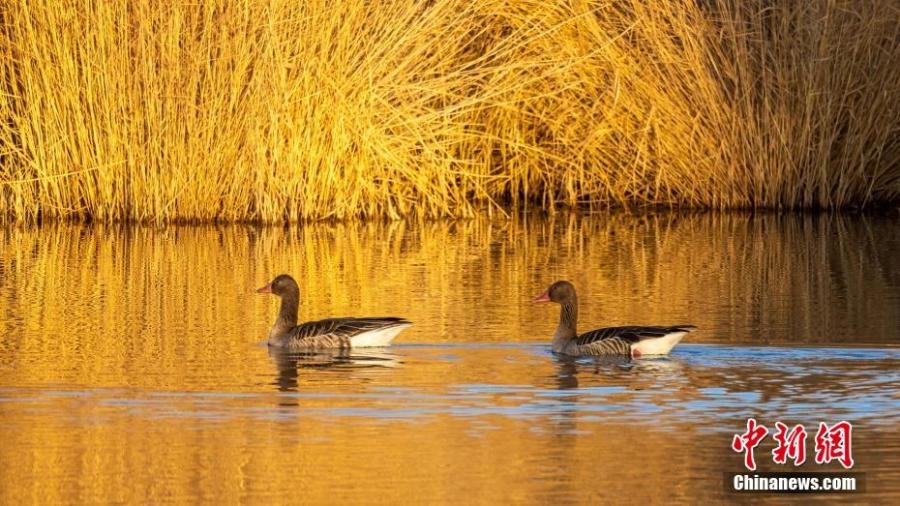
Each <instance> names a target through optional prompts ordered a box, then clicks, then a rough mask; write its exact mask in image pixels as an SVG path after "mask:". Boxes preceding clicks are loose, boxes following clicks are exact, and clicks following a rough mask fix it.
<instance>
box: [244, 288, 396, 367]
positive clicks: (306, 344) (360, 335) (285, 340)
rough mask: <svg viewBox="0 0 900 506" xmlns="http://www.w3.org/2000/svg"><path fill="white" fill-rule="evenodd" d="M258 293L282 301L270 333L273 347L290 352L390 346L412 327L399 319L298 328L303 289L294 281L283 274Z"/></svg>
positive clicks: (342, 320) (331, 321) (352, 320)
mask: <svg viewBox="0 0 900 506" xmlns="http://www.w3.org/2000/svg"><path fill="white" fill-rule="evenodd" d="M256 291H257V293H272V294H275V295H277V296H279V297H281V310H280V311H279V312H278V318H276V319H275V324H274V325H272V330H270V331H269V346H274V347H277V348H285V349H289V350H314V349H326V348H327V349H349V348H363V347H372V346H387V345H388V344H389V343H390V342H391V340H393V339H394V337H396V336H397V334H399V333H400V331H401V330H403V329H405V328H406V327H409V326H410V325H412V323H411V322H410V321H409V320H406V319H403V318H395V317H376V318H328V319H325V320H318V321H312V322H305V323H301V324H300V325H297V310H298V309H299V307H300V287H299V286H297V282H296V281H294V278H292V277H290V276H288V275H287V274H281V275H280V276H278V277H276V278H275V279H273V280H272V282H271V283H269V284H268V285H266V286H264V287H262V288H260V289H258V290H256Z"/></svg>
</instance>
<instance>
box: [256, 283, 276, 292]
mask: <svg viewBox="0 0 900 506" xmlns="http://www.w3.org/2000/svg"><path fill="white" fill-rule="evenodd" d="M256 293H272V283H269V284H268V285H266V286H264V287H262V288H257V289H256Z"/></svg>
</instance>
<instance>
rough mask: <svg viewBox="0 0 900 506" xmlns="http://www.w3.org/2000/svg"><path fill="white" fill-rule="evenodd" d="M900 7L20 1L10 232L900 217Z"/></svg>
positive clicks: (8, 99)
mask: <svg viewBox="0 0 900 506" xmlns="http://www.w3.org/2000/svg"><path fill="white" fill-rule="evenodd" d="M898 27H900V3H898V1H896V0H886V1H882V0H872V1H841V0H837V1H824V0H820V1H816V0H814V1H811V2H794V1H787V0H776V1H774V2H762V1H746V0H707V1H698V0H658V1H653V2H646V1H641V0H620V1H601V2H589V1H577V0H576V1H568V2H545V1H536V0H522V1H515V2H509V1H493V0H485V1H479V2H470V1H457V0H434V1H429V2H423V1H414V0H382V1H378V0H375V1H362V0H345V1H341V2H337V1H310V2H296V1H290V0H266V1H264V0H246V1H220V2H212V1H205V0H203V1H199V2H130V1H125V0H117V1H109V2H82V1H74V0H69V1H57V0H54V1H49V0H38V1H33V2H24V1H20V0H13V1H9V2H4V3H3V4H2V6H0V216H3V217H4V218H5V219H13V220H22V221H33V220H36V219H41V218H71V219H92V220H101V221H105V220H140V221H159V222H161V221H180V220H197V221H208V220H226V221H230V220H235V221H238V220H241V221H242V220H251V221H264V222H280V221H284V220H287V221H296V220H304V219H322V218H352V217H381V216H384V217H392V218H393V217H399V216H425V217H440V216H472V215H475V214H480V213H485V212H491V213H494V212H508V211H509V210H511V209H524V208H529V207H539V208H544V209H556V208H559V207H562V206H580V207H586V208H592V209H597V208H606V207H609V206H628V207H632V206H647V205H653V206H657V205H662V206H678V207H683V206H691V207H707V208H719V209H721V208H734V207H740V208H752V207H776V208H833V207H843V206H865V205H876V204H885V203H892V202H896V201H897V199H898V197H900V135H898V133H900V28H898Z"/></svg>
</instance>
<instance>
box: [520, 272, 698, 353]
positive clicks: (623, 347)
mask: <svg viewBox="0 0 900 506" xmlns="http://www.w3.org/2000/svg"><path fill="white" fill-rule="evenodd" d="M534 301H535V302H556V303H558V304H559V305H560V315H559V326H558V327H557V328H556V333H555V334H554V335H553V352H554V353H559V354H562V355H571V356H582V355H600V356H628V357H634V358H637V357H641V356H644V355H665V354H667V353H669V351H670V350H671V349H672V348H674V347H675V345H676V344H678V343H679V341H681V339H682V338H683V337H684V336H685V334H687V333H688V332H692V331H694V330H696V329H697V327H695V326H693V325H670V326H647V327H642V326H627V327H606V328H602V329H597V330H591V331H588V332H585V333H583V334H578V332H577V331H576V330H575V329H576V324H577V322H578V299H577V296H576V295H575V287H574V286H573V285H572V283H569V282H568V281H557V282H556V283H554V284H553V285H551V286H550V288H548V289H547V291H546V292H544V293H543V294H541V295H539V296H537V297H535V299H534Z"/></svg>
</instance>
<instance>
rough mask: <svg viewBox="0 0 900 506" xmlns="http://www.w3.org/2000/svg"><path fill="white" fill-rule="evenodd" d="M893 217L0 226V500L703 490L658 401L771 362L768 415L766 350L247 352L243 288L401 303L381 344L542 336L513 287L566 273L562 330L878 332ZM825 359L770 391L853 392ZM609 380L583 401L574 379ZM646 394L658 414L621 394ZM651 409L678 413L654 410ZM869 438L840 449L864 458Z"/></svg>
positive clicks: (718, 460)
mask: <svg viewBox="0 0 900 506" xmlns="http://www.w3.org/2000/svg"><path fill="white" fill-rule="evenodd" d="M897 232H898V223H897V221H896V220H889V219H884V218H877V217H853V218H848V217H840V216H831V215H818V216H812V215H809V216H799V217H798V216H792V217H780V216H777V215H756V216H749V215H737V214H734V215H731V214H725V215H711V214H702V215H678V214H663V215H646V216H627V215H623V214H612V215H603V216H593V217H591V216H587V217H579V216H570V215H558V216H556V217H551V218H549V219H534V218H530V217H526V218H522V219H517V220H509V221H494V222H492V221H482V220H473V221H459V222H420V223H407V222H392V223H366V224H359V223H353V224H317V225H308V226H304V227H296V228H287V229H284V228H259V227H253V226H222V227H216V226H204V227H166V228H142V227H124V226H99V225H98V226H88V227H83V226H75V225H51V226H45V227H41V228H15V227H11V228H3V229H0V333H2V337H0V385H2V386H3V387H5V388H6V389H7V390H4V391H2V392H0V397H2V398H0V440H2V441H3V442H4V444H3V445H2V446H0V462H2V463H3V465H2V466H0V483H4V484H20V485H19V486H4V487H0V503H2V504H17V503H22V502H33V503H43V504H49V503H57V502H79V503H92V502H99V501H102V502H129V503H160V502H198V501H201V500H202V501H204V502H218V501H220V500H224V499H230V500H236V501H241V502H245V501H246V502H264V503H269V502H293V501H294V500H298V501H299V500H302V501H304V502H306V501H308V502H316V503H321V502H332V503H340V502H344V501H347V500H349V499H352V498H359V497H360V494H365V495H366V497H368V498H371V501H372V502H377V503H393V502H399V501H404V502H419V503H437V502H440V503H448V502H455V501H458V500H459V499H460V498H461V497H462V498H477V500H478V501H483V502H491V503H493V502H501V501H515V502H521V503H547V502H553V501H555V500H557V499H560V498H563V499H567V500H571V501H578V502H602V501H609V500H616V499H621V498H622V497H625V496H627V498H628V499H629V500H632V501H634V502H647V501H655V502H662V501H672V502H686V503H690V502H702V501H703V500H721V493H722V486H721V481H720V480H721V474H720V472H721V470H723V469H732V467H733V464H734V460H733V459H732V458H731V457H732V455H731V454H730V453H728V451H727V448H728V442H729V436H728V435H727V434H722V435H719V434H713V435H710V433H709V432H704V428H703V427H700V426H697V425H695V424H694V422H693V421H692V420H685V419H675V421H674V422H673V421H672V420H673V417H676V416H677V414H678V413H681V412H682V411H683V410H684V409H687V408H686V407H685V406H689V404H690V403H691V402H695V401H696V402H703V401H707V400H708V398H707V395H713V394H708V392H707V391H708V390H715V389H722V386H723V385H727V386H728V387H729V388H733V389H736V390H737V391H749V392H756V391H757V390H758V389H759V387H758V385H760V384H770V383H771V384H775V385H776V386H775V387H773V388H767V389H763V391H762V392H761V393H760V396H759V402H761V403H769V405H770V406H774V407H773V408H771V412H770V413H769V415H771V417H776V416H778V413H777V412H776V409H781V408H783V406H784V405H783V404H779V403H778V402H779V401H778V400H779V399H781V398H783V396H784V395H785V394H784V390H783V389H782V388H783V387H784V384H782V383H778V381H780V380H779V379H778V378H781V377H783V376H784V377H789V375H788V373H789V372H790V371H788V372H785V371H782V370H781V369H779V368H777V367H773V368H771V369H767V370H764V371H759V370H756V369H754V368H753V366H752V364H751V366H735V367H733V368H732V367H722V368H718V369H715V368H713V369H709V368H706V369H704V368H699V367H695V366H691V365H688V364H686V363H685V361H684V360H683V359H679V357H678V356H675V357H673V358H672V359H671V360H659V361H639V362H638V363H627V362H626V363H621V364H616V363H614V364H610V363H604V362H597V361H594V362H592V361H587V362H584V361H571V360H564V359H555V358H553V357H552V356H550V355H549V354H548V353H547V352H546V348H545V347H524V346H520V347H514V348H509V349H507V348H504V347H500V346H493V347H479V346H468V347H466V348H465V360H460V359H459V356H460V355H461V354H462V352H461V351H459V348H458V347H454V346H450V345H447V346H429V347H424V346H401V347H392V348H389V349H387V350H379V351H373V352H372V354H369V353H368V352H364V353H358V352H357V351H354V352H353V353H352V354H350V355H347V356H332V355H321V354H319V355H316V356H302V355H297V354H294V355H278V354H272V355H270V354H269V353H268V352H267V350H266V348H265V347H264V346H261V345H260V343H261V342H263V341H264V340H265V337H266V333H267V330H268V326H269V324H270V322H271V317H272V314H274V312H275V311H276V309H277V305H276V301H274V300H272V299H271V298H268V297H262V296H258V295H257V294H255V293H254V291H253V290H254V288H255V287H257V286H259V285H261V284H262V283H264V282H265V281H266V280H268V279H271V278H272V276H273V275H274V274H277V273H280V272H288V273H292V274H293V275H294V276H295V277H296V278H297V279H298V281H299V282H300V285H301V289H302V294H303V295H302V304H301V318H305V319H313V318H321V317H327V316H351V315H378V314H396V315H398V316H404V317H408V318H410V319H411V320H412V321H413V322H414V326H413V327H412V328H411V329H409V330H408V331H406V332H404V333H403V334H402V335H401V336H400V337H399V338H398V340H397V343H398V344H401V345H402V344H410V343H412V344H415V343H420V344H421V343H431V344H435V345H442V344H444V343H450V344H457V343H481V344H483V343H504V342H520V343H521V342H529V343H542V344H549V336H550V334H551V333H552V331H553V329H554V327H555V324H556V321H555V320H556V317H557V314H556V313H555V312H554V311H545V310H544V308H539V307H534V306H532V305H531V304H530V302H529V300H530V298H531V296H533V295H534V294H535V293H537V292H538V291H540V290H541V289H543V288H544V287H545V286H546V285H547V284H548V283H549V282H550V281H552V280H555V279H560V278H566V279H570V280H571V281H573V282H574V283H576V285H577V286H578V287H579V293H580V294H582V296H581V297H580V302H581V310H580V314H581V315H582V318H583V321H584V324H583V326H584V327H585V328H587V326H588V325H593V326H602V325H618V324H652V323H658V322H672V321H690V322H691V323H694V324H696V325H698V326H699V327H700V331H698V332H696V333H694V334H691V336H690V341H689V342H691V341H693V342H731V343H747V344H760V343H765V342H779V341H780V342H787V343H796V344H805V343H867V344H870V343H883V344H896V343H895V340H896V328H897V325H896V323H897V318H898V315H897V290H898V286H900V279H898V276H900V275H898V272H900V269H898V268H897V261H898V257H897V256H896V251H897V249H898V244H897V241H898V239H897V238H898V237H900V234H898V233H897ZM695 348H699V347H695ZM676 352H677V349H676ZM676 355H677V353H676ZM683 356H689V354H688V355H683ZM876 365H877V366H878V367H881V368H882V369H883V370H890V369H889V366H890V364H888V365H884V364H876ZM870 366H871V367H874V365H871V364H870ZM833 367H835V368H837V370H840V371H844V369H842V367H846V373H847V377H855V376H853V375H859V374H868V373H867V372H866V371H865V370H863V369H862V368H860V367H857V366H854V365H853V364H848V365H846V366H844V365H842V364H838V365H834V366H833ZM825 372H826V373H827V371H825ZM794 374H796V373H794ZM823 374H825V373H823V372H821V371H816V370H814V369H813V368H810V369H808V370H807V369H804V371H803V374H802V376H800V377H797V378H790V377H789V379H790V384H789V387H790V392H794V393H795V394H796V395H799V396H802V397H803V398H804V399H810V398H816V395H818V392H819V390H821V389H822V388H823V387H822V385H823V384H827V385H829V386H828V392H829V395H839V396H844V397H846V396H851V395H855V394H854V392H856V390H852V389H853V388H858V385H859V382H858V381H856V380H854V382H846V384H844V383H840V381H839V380H837V381H838V382H837V383H836V382H835V381H836V380H833V379H830V378H829V377H827V376H823ZM872 374H873V375H877V374H880V373H878V371H877V370H876V371H873V372H872ZM851 383H853V384H854V385H856V386H853V385H851ZM484 384H489V385H501V386H509V387H510V388H509V391H508V392H493V391H479V390H478V389H477V388H475V387H477V386H478V385H484ZM472 385H474V387H473V386H472ZM522 385H524V386H525V387H524V388H532V387H533V386H534V387H535V388H537V387H539V388H541V389H543V390H542V391H541V396H536V395H535V394H533V393H527V392H526V393H522V392H518V391H517V390H516V389H515V388H514V387H516V388H517V386H522ZM779 385H780V386H779ZM607 387H615V388H613V389H612V390H610V391H609V392H608V394H604V395H606V396H605V397H603V400H602V401H598V400H597V398H596V396H597V395H598V394H597V393H596V392H594V393H591V391H590V389H591V388H593V389H595V390H596V389H600V390H603V389H604V388H607ZM467 389H468V390H467ZM604 392H605V390H604ZM654 392H659V395H660V397H658V398H656V397H651V398H650V399H651V401H652V403H653V404H655V405H656V406H657V407H658V409H659V410H660V411H659V412H649V413H640V412H637V413H634V412H631V411H630V410H631V409H632V407H633V401H634V396H635V395H639V394H640V395H652V393H654ZM529 396H532V397H533V398H532V397H529ZM841 398H843V397H841ZM648 402H650V401H648ZM735 402H737V401H735ZM741 402H743V401H741ZM440 403H444V404H440ZM548 403H549V405H550V406H552V407H553V410H551V411H548V412H545V411H541V409H540V408H541V407H542V406H547V405H548ZM606 403H608V404H609V406H612V408H610V409H615V410H616V411H614V414H609V413H610V412H608V411H605V410H604V408H607V407H609V406H607V405H606ZM448 404H449V405H451V407H449V408H448V407H447V405H448ZM523 406H532V409H535V410H536V413H537V414H534V413H531V412H526V413H524V414H522V413H521V410H522V409H525V408H523ZM586 406H587V407H590V408H591V409H595V410H594V411H591V410H585V407H586ZM726 407H727V406H726ZM692 409H698V408H696V407H695V408H692ZM510 413H512V414H510ZM626 415H627V416H631V417H643V419H641V420H640V421H641V422H642V423H634V424H632V423H628V422H627V421H623V419H622V418H623V417H627V416H626ZM708 416H714V414H713V415H708ZM664 418H667V419H668V420H669V425H673V424H674V425H675V426H676V429H677V430H676V431H675V432H672V431H671V430H669V429H666V428H659V427H657V426H656V425H655V423H651V422H655V421H659V420H663V419H664ZM703 421H704V422H709V418H708V417H707V418H706V419H705V420H703ZM770 421H771V420H770ZM732 422H733V423H734V425H735V426H738V425H739V423H740V420H732V419H727V420H725V421H723V424H725V425H724V427H725V428H727V427H728V424H729V423H732ZM872 434H880V435H883V436H885V437H894V436H891V435H890V434H887V433H885V432H884V431H880V432H879V431H878V430H874V431H872V432H868V433H867V435H865V436H861V437H862V438H867V437H868V438H870V439H874V436H872ZM720 436H721V437H720ZM891 441H893V443H890V444H893V445H894V446H892V448H896V444H897V443H896V440H895V439H894V440H891ZM704 448H706V450H704ZM709 448H712V449H714V450H709ZM860 448H864V446H863V445H862V444H861V445H860ZM721 449H725V450H721ZM696 451H699V452H705V453H703V458H694V457H691V455H692V453H691V452H696ZM860 451H861V452H864V451H868V450H865V449H861V450H860ZM871 451H872V452H873V453H871V454H869V456H868V457H866V455H863V456H862V457H860V458H859V460H860V461H861V462H880V461H884V462H888V461H887V460H884V457H883V456H881V457H879V456H878V455H879V454H878V453H877V451H875V450H871ZM685 456H686V457H685ZM879 459H882V460H879ZM729 466H731V467H729ZM888 467H889V466H888ZM894 469H895V467H894ZM712 470H714V471H712ZM485 477H489V478H485ZM476 478H477V479H476ZM647 480H649V481H650V482H651V483H652V484H653V485H651V484H648V482H647ZM663 480H664V482H665V483H666V484H667V485H666V486H658V485H659V484H660V483H663ZM424 483H427V484H428V486H427V487H426V486H422V484H424ZM623 487H624V488H623ZM623 494H624V495H623Z"/></svg>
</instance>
